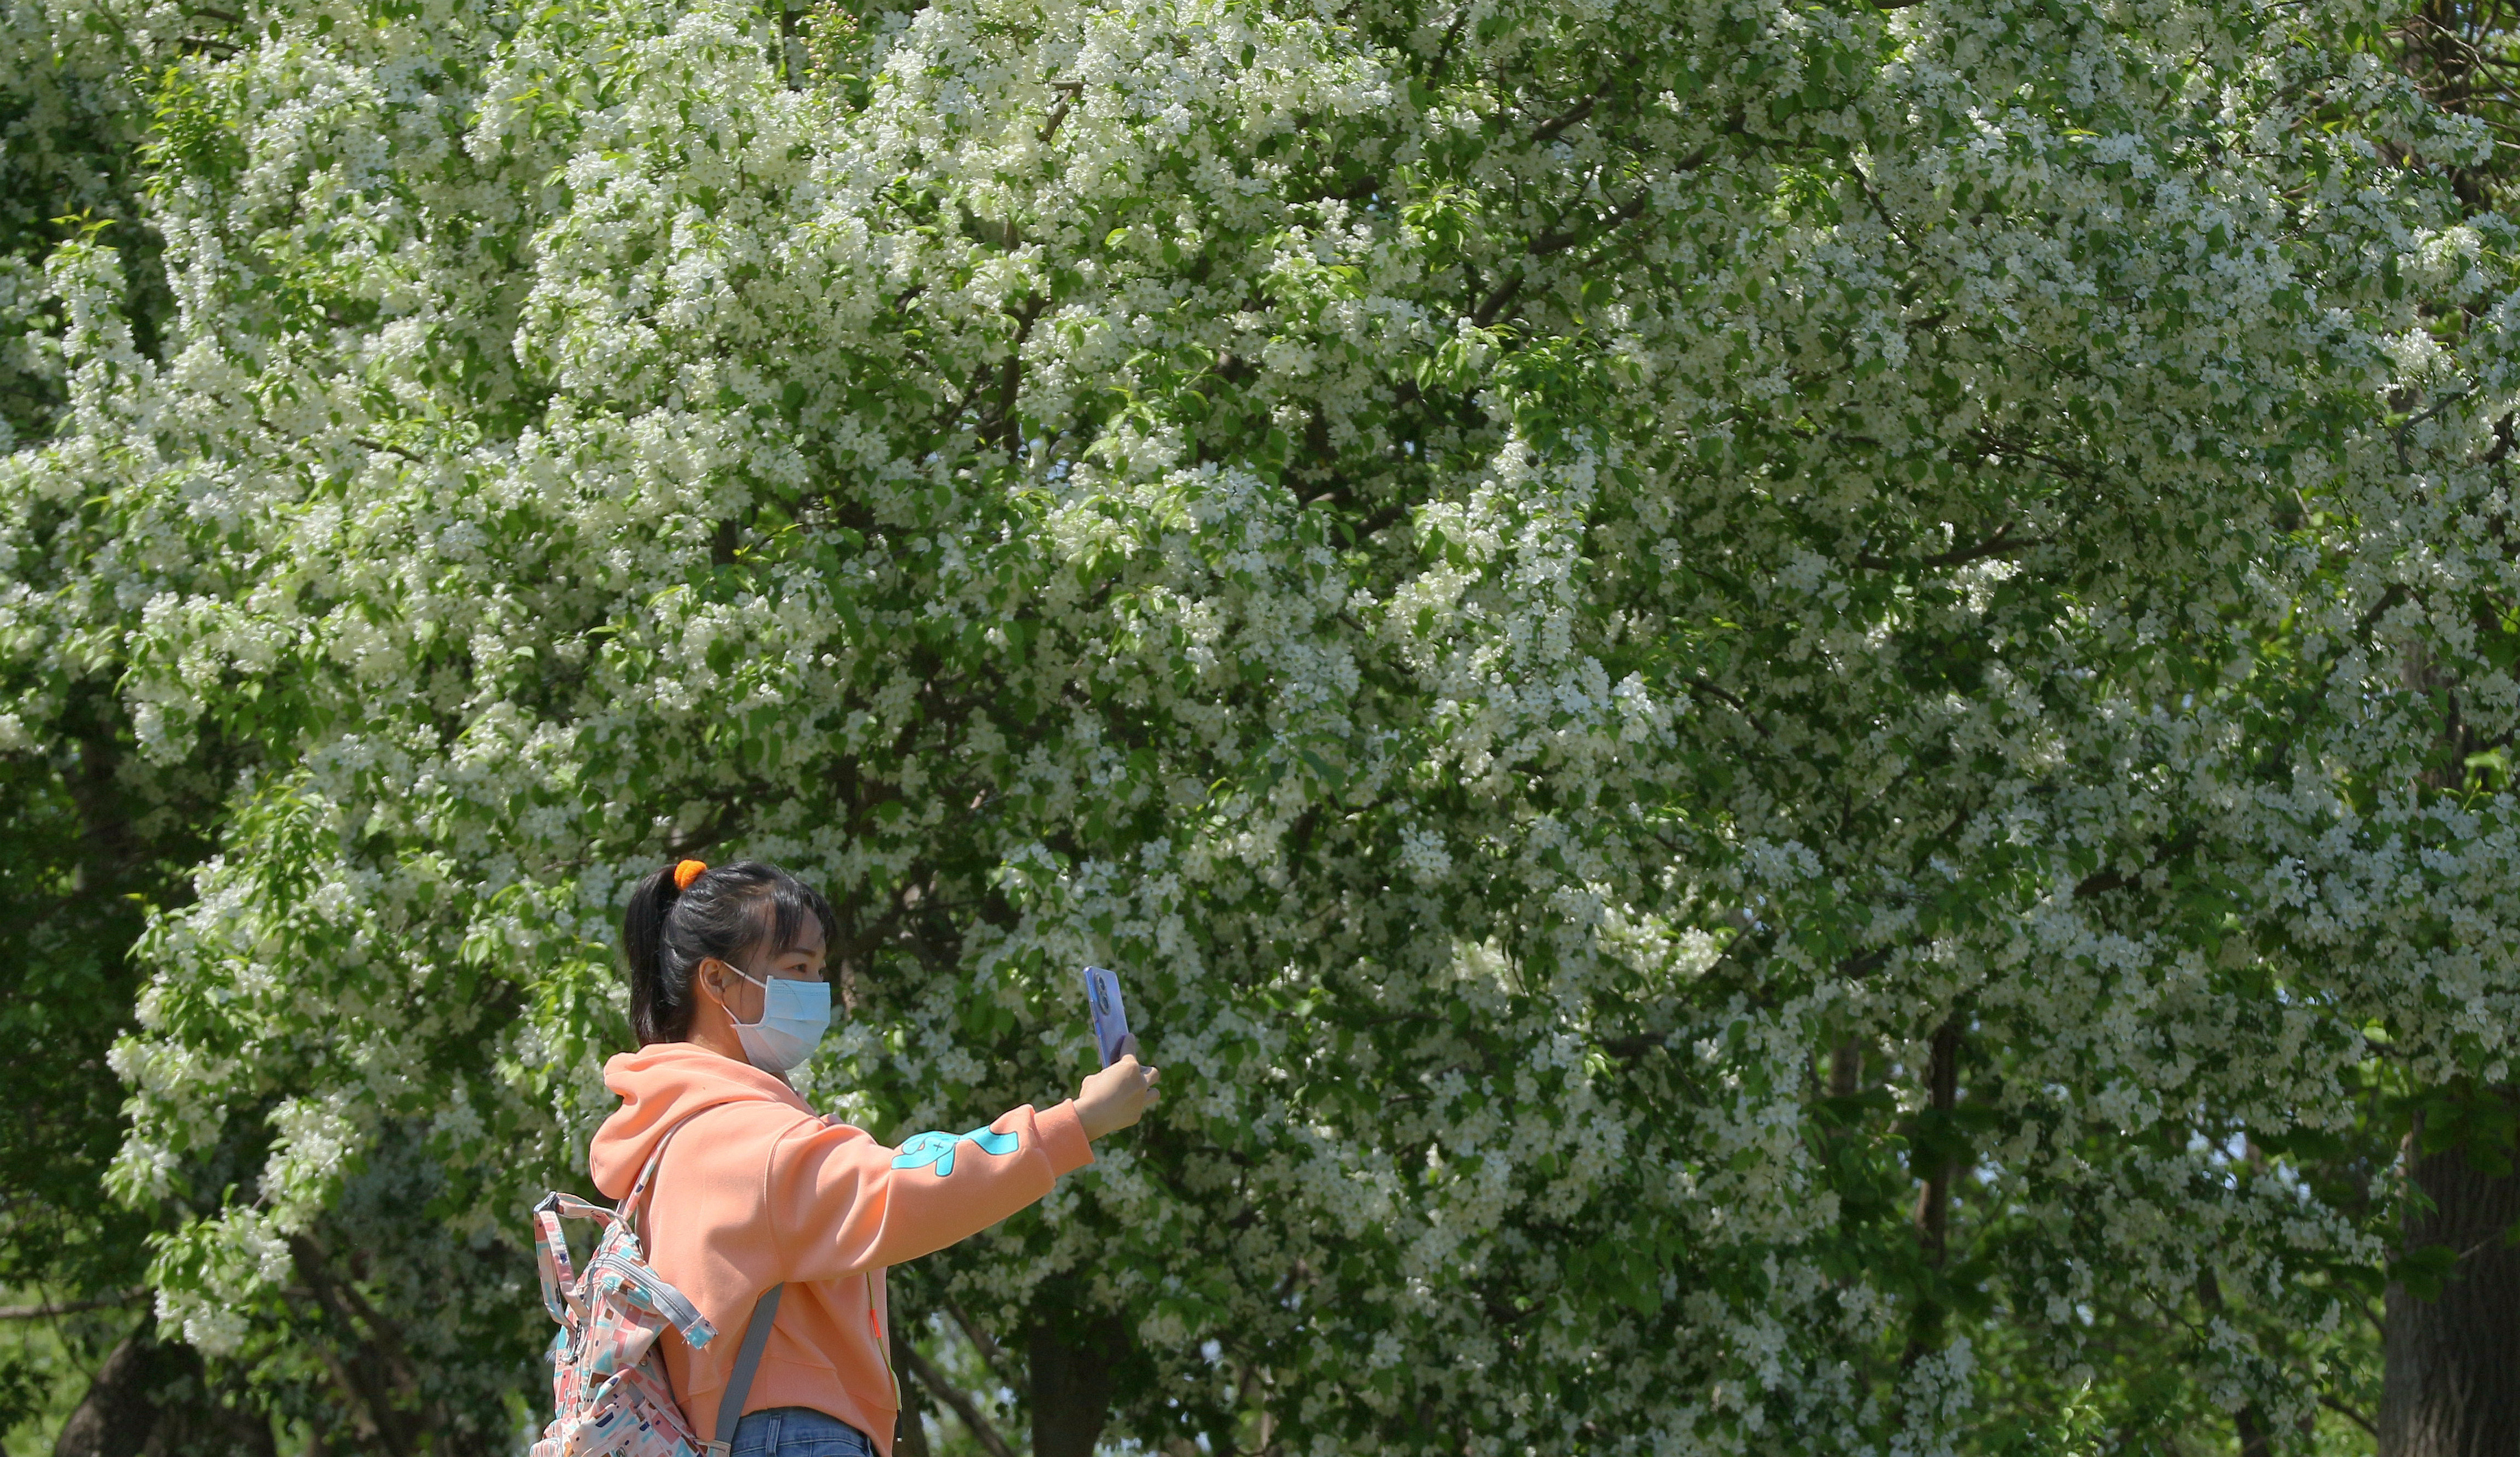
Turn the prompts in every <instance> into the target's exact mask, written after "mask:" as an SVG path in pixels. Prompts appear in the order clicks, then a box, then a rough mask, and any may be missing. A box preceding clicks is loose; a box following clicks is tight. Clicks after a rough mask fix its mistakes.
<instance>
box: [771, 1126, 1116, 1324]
mask: <svg viewBox="0 0 2520 1457" xmlns="http://www.w3.org/2000/svg"><path fill="white" fill-rule="evenodd" d="M1093 1161H1094V1152H1093V1150H1092V1149H1091V1148H1090V1147H1089V1146H1088V1145H1087V1143H1086V1141H1085V1124H1084V1123H1083V1122H1082V1121H1081V1120H1080V1119H1079V1118H1078V1116H1077V1114H1076V1105H1075V1104H1074V1103H1072V1102H1070V1103H1061V1104H1059V1105H1058V1106H1057V1107H1056V1108H1051V1109H1046V1110H1044V1111H1042V1112H1040V1113H1035V1112H1034V1111H1033V1110H1032V1107H1031V1106H1030V1105H1029V1104H1027V1105H1025V1106H1024V1107H1022V1108H1018V1109H1015V1110H1014V1111H1013V1112H1012V1113H1008V1114H1005V1115H1002V1116H1000V1117H999V1118H998V1119H997V1121H995V1122H992V1123H988V1124H985V1125H983V1126H981V1127H978V1128H974V1129H972V1130H971V1131H970V1132H968V1133H920V1134H915V1135H913V1136H912V1137H910V1138H908V1139H906V1140H904V1141H903V1143H902V1145H901V1147H900V1148H898V1149H888V1148H885V1147H884V1146H883V1145H882V1144H879V1143H877V1142H876V1141H875V1139H874V1138H873V1137H871V1136H869V1135H868V1134H867V1133H866V1132H865V1131H864V1130H862V1129H858V1128H852V1127H850V1126H848V1125H847V1124H845V1123H799V1124H797V1125H796V1128H795V1130H794V1131H793V1132H791V1133H790V1134H788V1135H787V1137H784V1138H782V1139H780V1140H779V1142H778V1144H777V1145H776V1146H775V1147H774V1148H773V1149H772V1150H771V1154H770V1169H769V1196H770V1197H769V1213H770V1225H771V1228H772V1230H773V1231H774V1232H775V1238H776V1239H777V1241H778V1245H779V1256H780V1264H781V1266H782V1267H783V1268H784V1269H785V1270H786V1271H787V1279H790V1280H830V1279H834V1278H837V1277H839V1276H842V1275H849V1274H854V1273H856V1272H857V1271H860V1270H871V1269H877V1268H880V1267H882V1266H885V1265H895V1264H900V1263H901V1262H903V1261H904V1260H910V1259H916V1258H918V1257H919V1256H920V1255H922V1254H926V1253H928V1252H932V1251H936V1250H942V1249H943V1248H945V1247H946V1246H948V1245H951V1244H953V1243H954V1242H955V1241H957V1240H960V1239H963V1238H964V1237H966V1236H968V1235H974V1234H977V1233H979V1232H980V1231H981V1230H984V1229H986V1228H988V1227H989V1226H990V1225H992V1224H995V1223H997V1222H998V1221H999V1220H1001V1219H1004V1218H1005V1217H1007V1216H1008V1215H1009V1214H1012V1213H1013V1212H1014V1211H1015V1210H1017V1209H1020V1208H1022V1207H1024V1206H1026V1205H1028V1204H1031V1203H1032V1202H1034V1201H1035V1200H1037V1199H1040V1198H1041V1197H1042V1196H1043V1195H1045V1194H1048V1193H1049V1192H1050V1186H1051V1184H1052V1182H1053V1181H1055V1180H1056V1179H1057V1177H1058V1176H1059V1175H1060V1174H1063V1173H1065V1172H1067V1171H1068V1170H1069V1169H1073V1168H1081V1167H1083V1166H1084V1165H1086V1164H1088V1163H1091V1162H1093Z"/></svg>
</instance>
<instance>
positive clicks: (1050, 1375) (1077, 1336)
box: [1028, 1315, 1128, 1457]
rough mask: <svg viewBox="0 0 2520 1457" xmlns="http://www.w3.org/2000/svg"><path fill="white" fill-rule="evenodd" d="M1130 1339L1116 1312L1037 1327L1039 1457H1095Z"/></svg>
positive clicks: (1035, 1449)
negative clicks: (1117, 1367) (1115, 1370)
mask: <svg viewBox="0 0 2520 1457" xmlns="http://www.w3.org/2000/svg"><path fill="white" fill-rule="evenodd" d="M1127 1342H1128V1325H1127V1323H1126V1322H1124V1321H1122V1320H1121V1319H1120V1318H1119V1317H1118V1316H1116V1315H1104V1316H1096V1317H1091V1318H1087V1319H1082V1320H1078V1321H1076V1322H1075V1323H1074V1324H1073V1325H1068V1326H1063V1327H1053V1326H1047V1325H1045V1326H1036V1327H1034V1328H1033V1332H1032V1341H1031V1348H1030V1350H1029V1352H1028V1354H1029V1355H1030V1357H1031V1362H1030V1364H1031V1369H1032V1454H1033V1457H1094V1444H1095V1443H1096V1442H1098V1441H1100V1440H1102V1426H1103V1424H1104V1423H1105V1422H1107V1421H1109V1420H1110V1416H1111V1368H1112V1366H1113V1365H1114V1364H1115V1363H1116V1362H1118V1360H1119V1359H1120V1357H1121V1354H1122V1352H1123V1350H1124V1349H1125V1348H1126V1344H1127Z"/></svg>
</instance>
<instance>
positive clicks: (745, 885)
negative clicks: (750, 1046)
mask: <svg viewBox="0 0 2520 1457" xmlns="http://www.w3.org/2000/svg"><path fill="white" fill-rule="evenodd" d="M807 916H811V917H813V918H814V919H815V920H816V921H818V922H820V923H822V927H823V940H824V943H825V944H826V945H828V944H830V943H831V942H832V940H833V939H835V938H836V937H837V936H838V934H839V924H838V919H837V918H836V917H834V916H833V915H832V903H831V902H830V901H828V900H825V899H824V898H823V896H822V894H821V892H819V891H816V890H814V889H811V888H808V887H806V886H805V885H804V884H803V883H802V882H800V881H798V880H797V879H796V878H795V877H794V876H791V875H789V874H788V873H787V872H786V871H784V870H781V869H780V868H779V867H777V866H775V865H764V864H762V863H761V862H760V861H758V860H739V861H737V862H735V863H734V864H732V865H714V866H711V867H709V868H708V869H707V870H704V871H702V872H700V874H699V876H698V878H697V879H695V880H694V881H693V882H692V884H691V886H690V888H677V887H676V886H675V885H674V867H673V866H671V865H668V866H666V867H664V868H663V869H661V870H655V871H651V872H650V873H649V874H648V876H647V877H646V878H645V879H643V880H641V881H640V882H639V888H637V889H635V890H633V891H631V892H630V909H629V910H628V911H627V912H625V913H624V914H623V915H622V917H621V954H622V957H623V958H624V959H625V960H627V961H628V962H629V963H630V1029H631V1030H632V1031H634V1032H636V1033H638V1035H639V1045H640V1046H641V1047H646V1046H647V1045H648V1044H650V1043H652V1042H680V1041H682V1040H683V1039H684V1038H685V1037H688V1036H690V1035H691V1030H692V1011H693V1007H694V1001H693V998H692V976H693V974H694V973H696V972H697V971H698V970H699V965H700V963H701V962H702V961H704V960H707V959H708V958H710V957H715V958H716V959H717V960H719V961H723V962H725V963H726V964H727V965H729V966H732V967H738V968H741V969H742V970H744V971H746V972H749V971H751V970H752V968H751V967H750V966H747V965H746V964H745V963H746V961H748V960H749V959H750V957H751V954H752V953H754V952H756V951H766V952H767V955H768V956H770V957H774V958H775V957H778V956H781V955H783V954H785V953H787V951H790V950H793V949H794V948H795V945H796V939H797V937H798V935H799V934H801V933H803V932H804V930H805V918H806V917H807Z"/></svg>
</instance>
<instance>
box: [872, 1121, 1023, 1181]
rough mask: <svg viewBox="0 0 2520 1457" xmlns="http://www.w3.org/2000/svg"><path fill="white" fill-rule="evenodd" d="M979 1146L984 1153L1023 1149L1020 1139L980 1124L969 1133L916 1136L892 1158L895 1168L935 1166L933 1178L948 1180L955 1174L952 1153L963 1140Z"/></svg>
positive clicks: (1009, 1152) (1001, 1152)
mask: <svg viewBox="0 0 2520 1457" xmlns="http://www.w3.org/2000/svg"><path fill="white" fill-rule="evenodd" d="M965 1140H969V1141H970V1142H972V1143H975V1144H978V1145H979V1146H980V1152H981V1153H983V1154H1012V1153H1013V1152H1014V1151H1015V1150H1016V1149H1018V1148H1020V1147H1022V1144H1023V1140H1021V1139H1020V1138H1017V1137H1016V1136H1015V1135H1014V1134H1012V1133H992V1132H990V1131H989V1125H988V1124H986V1123H982V1124H981V1125H980V1126H979V1127H977V1128H974V1129H972V1130H971V1131H970V1132H968V1133H915V1134H913V1135H911V1136H910V1138H909V1139H907V1140H906V1141H904V1142H903V1144H902V1146H901V1152H900V1153H898V1154H895V1155H894V1156H893V1158H892V1166H893V1167H895V1168H922V1167H924V1166H926V1165H927V1164H930V1163H933V1164H935V1165H936V1177H938V1178H940V1179H943V1178H951V1177H952V1176H953V1173H954V1151H955V1150H956V1149H957V1148H959V1147H961V1145H962V1144H963V1142H964V1141H965Z"/></svg>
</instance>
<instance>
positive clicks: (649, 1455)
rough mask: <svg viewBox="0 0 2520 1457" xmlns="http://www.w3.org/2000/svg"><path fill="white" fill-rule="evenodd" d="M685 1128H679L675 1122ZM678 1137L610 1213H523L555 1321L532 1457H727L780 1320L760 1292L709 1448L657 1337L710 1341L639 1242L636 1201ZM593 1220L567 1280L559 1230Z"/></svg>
mask: <svg viewBox="0 0 2520 1457" xmlns="http://www.w3.org/2000/svg"><path fill="white" fill-rule="evenodd" d="M686 1121H688V1119H686ZM681 1131H683V1125H682V1124H681V1123H677V1124H675V1125H674V1126H673V1127H672V1128H669V1129H667V1130H666V1132H665V1136H664V1137H663V1138H661V1139H659V1140H657V1142H656V1152H654V1153H653V1154H651V1155H649V1156H648V1166H647V1167H646V1168H643V1169H641V1170H640V1171H639V1181H638V1182H637V1183H635V1184H633V1185H631V1186H630V1192H629V1193H628V1194H626V1195H624V1196H623V1197H622V1200H621V1203H620V1204H618V1205H616V1206H614V1207H612V1208H609V1209H607V1208H605V1207H602V1206H600V1205H592V1204H589V1203H587V1202H586V1201H585V1200H582V1199H579V1198H577V1197H576V1196H574V1195H570V1194H560V1193H552V1194H546V1195H544V1196H543V1199H542V1202H541V1203H540V1204H537V1205H535V1206H534V1253H535V1257H536V1262H537V1263H538V1264H539V1265H540V1267H541V1272H542V1279H543V1305H544V1307H545V1308H547V1309H549V1310H550V1311H551V1313H552V1319H554V1320H556V1321H559V1322H560V1327H561V1329H560V1334H559V1335H558V1336H556V1337H554V1338H552V1345H551V1362H552V1413H553V1414H552V1421H551V1425H550V1426H548V1427H545V1428H544V1429H543V1435H542V1440H540V1441H537V1442H535V1443H534V1445H533V1449H532V1457H702V1454H706V1457H726V1454H727V1448H728V1445H729V1444H730V1443H732V1442H733V1441H734V1440H735V1427H736V1423H738V1422H740V1421H742V1419H743V1398H744V1396H745V1394H746V1393H747V1392H749V1391H750V1390H751V1389H752V1373H753V1370H754V1368H755V1367H757V1366H759V1365H760V1364H761V1348H762V1346H763V1345H765V1344H767V1343H769V1340H770V1323H771V1321H772V1319H773V1318H774V1317H775V1316H776V1315H777V1314H778V1311H779V1294H780V1292H781V1291H782V1290H784V1289H786V1287H785V1286H780V1285H774V1286H772V1287H770V1288H769V1289H768V1290H766V1291H763V1292H762V1293H761V1299H760V1300H759V1302H758V1303H756V1304H755V1305H754V1306H753V1307H752V1319H751V1320H750V1321H749V1322H747V1323H746V1324H745V1326H744V1328H743V1343H742V1345H740V1346H738V1347H736V1356H735V1371H734V1374H733V1375H731V1376H730V1377H729V1378H728V1379H727V1384H726V1395H725V1397H724V1398H723V1399H722V1400H720V1401H719V1402H718V1413H717V1439H716V1440H714V1441H707V1442H703V1441H701V1440H700V1439H699V1435H698V1434H697V1433H695V1432H694V1431H692V1425H691V1422H690V1420H689V1419H688V1418H686V1417H685V1416H684V1415H683V1408H682V1406H681V1404H680V1403H679V1402H677V1401H675V1400H674V1390H673V1388H672V1386H671V1385H670V1384H668V1382H667V1381H666V1378H665V1362H664V1357H663V1356H662V1355H661V1354H660V1353H659V1352H658V1351H657V1349H656V1338H657V1337H658V1336H660V1335H662V1334H663V1333H664V1329H665V1327H666V1326H668V1325H671V1326H672V1327H673V1328H674V1329H675V1330H676V1331H679V1332H681V1333H682V1337H683V1339H684V1340H685V1341H687V1342H690V1343H691V1345H692V1348H693V1349H694V1350H697V1349H699V1348H700V1347H701V1346H704V1345H706V1344H708V1343H710V1342H711V1341H714V1340H716V1339H717V1328H716V1327H714V1326H712V1325H710V1324H709V1323H708V1319H707V1317H705V1316H703V1315H701V1314H700V1312H699V1307H698V1306H697V1305H694V1304H693V1303H692V1302H691V1300H690V1299H689V1298H686V1297H685V1296H684V1295H683V1293H682V1292H681V1291H679V1290H676V1289H674V1288H673V1287H672V1286H670V1285H668V1284H666V1283H665V1282H664V1281H663V1280H660V1279H658V1278H657V1276H656V1272H655V1271H654V1270H652V1269H650V1268H649V1267H648V1261H647V1259H646V1257H645V1252H644V1250H643V1248H642V1246H641V1245H640V1243H639V1196H640V1195H642V1194H644V1193H646V1192H647V1189H648V1181H649V1180H650V1179H652V1178H653V1177H655V1173H656V1165H657V1163H658V1162H660V1161H662V1160H663V1159H664V1157H665V1145H666V1144H669V1143H671V1142H673V1141H674V1135H675V1134H677V1133H680V1132H681ZM563 1218H567V1219H592V1220H595V1221H597V1222H598V1223H600V1224H602V1225H603V1226H604V1232H603V1234H602V1235H601V1236H600V1237H599V1238H598V1239H597V1241H596V1246H595V1253H594V1254H593V1255H591V1256H589V1257H588V1259H587V1261H586V1273H585V1274H584V1275H578V1274H576V1273H575V1272H574V1271H572V1270H571V1268H570V1266H569V1258H568V1240H567V1238H566V1237H565V1236H564V1235H562V1232H561V1223H560V1222H561V1220H562V1219H563Z"/></svg>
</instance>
